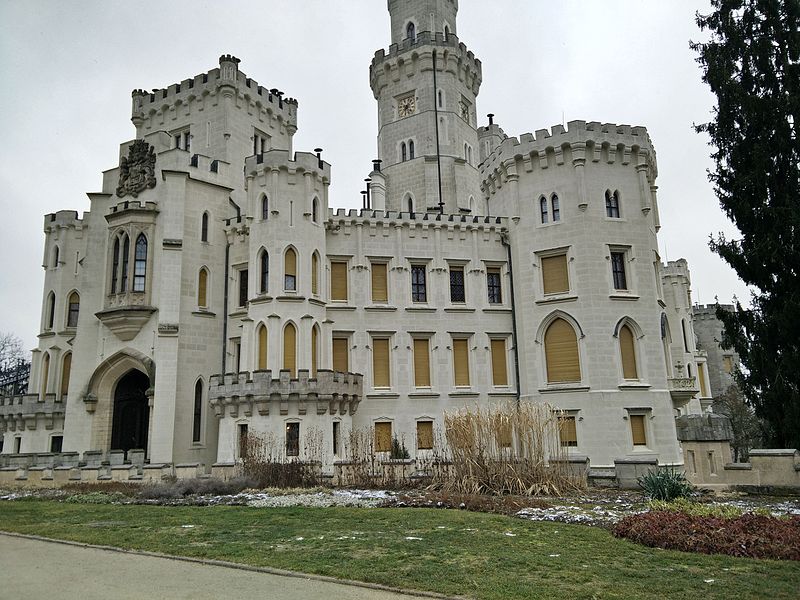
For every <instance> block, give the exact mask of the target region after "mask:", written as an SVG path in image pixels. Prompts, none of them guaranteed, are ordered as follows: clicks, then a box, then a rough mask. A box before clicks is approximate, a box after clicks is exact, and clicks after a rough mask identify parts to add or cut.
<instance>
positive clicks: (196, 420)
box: [192, 379, 203, 444]
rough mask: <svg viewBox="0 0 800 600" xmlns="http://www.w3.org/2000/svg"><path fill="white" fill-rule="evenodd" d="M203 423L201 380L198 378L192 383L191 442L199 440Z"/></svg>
mask: <svg viewBox="0 0 800 600" xmlns="http://www.w3.org/2000/svg"><path fill="white" fill-rule="evenodd" d="M202 423H203V380H202V379H198V380H197V383H195V384H194V415H193V418H192V442H194V443H195V444H197V443H199V442H200V433H201V426H202Z"/></svg>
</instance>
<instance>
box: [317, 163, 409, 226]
mask: <svg viewBox="0 0 800 600" xmlns="http://www.w3.org/2000/svg"><path fill="white" fill-rule="evenodd" d="M412 153H413V150H412ZM411 158H414V157H413V156H412V157H411ZM311 220H312V221H313V222H314V223H318V222H319V200H318V199H317V198H314V199H313V200H312V201H311Z"/></svg>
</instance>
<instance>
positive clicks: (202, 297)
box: [197, 267, 208, 308]
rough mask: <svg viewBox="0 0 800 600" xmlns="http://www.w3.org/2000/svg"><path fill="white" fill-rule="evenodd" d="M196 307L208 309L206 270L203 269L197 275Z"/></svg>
mask: <svg viewBox="0 0 800 600" xmlns="http://www.w3.org/2000/svg"><path fill="white" fill-rule="evenodd" d="M197 306H199V307H200V308H208V270H207V269H206V268H205V267H203V268H202V269H200V273H199V274H198V275H197Z"/></svg>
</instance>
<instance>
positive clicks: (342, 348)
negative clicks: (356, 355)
mask: <svg viewBox="0 0 800 600" xmlns="http://www.w3.org/2000/svg"><path fill="white" fill-rule="evenodd" d="M347 348H348V341H347V338H333V370H334V371H338V372H339V373H347V372H349V370H350V361H349V360H348V354H349V353H348V351H347Z"/></svg>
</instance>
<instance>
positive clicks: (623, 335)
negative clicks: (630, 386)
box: [614, 317, 642, 380]
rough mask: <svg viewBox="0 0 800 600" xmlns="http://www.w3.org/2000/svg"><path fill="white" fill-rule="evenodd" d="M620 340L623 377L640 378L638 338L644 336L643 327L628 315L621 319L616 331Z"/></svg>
mask: <svg viewBox="0 0 800 600" xmlns="http://www.w3.org/2000/svg"><path fill="white" fill-rule="evenodd" d="M614 336H615V337H617V339H618V341H619V354H620V360H621V363H622V378H623V379H629V380H639V379H640V375H639V371H640V369H639V361H638V359H637V354H638V353H637V340H638V339H639V338H641V337H642V332H641V328H640V327H639V326H638V325H637V324H636V322H635V321H633V320H632V319H630V318H628V317H624V318H622V319H620V321H619V322H618V323H617V326H616V328H615V331H614Z"/></svg>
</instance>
